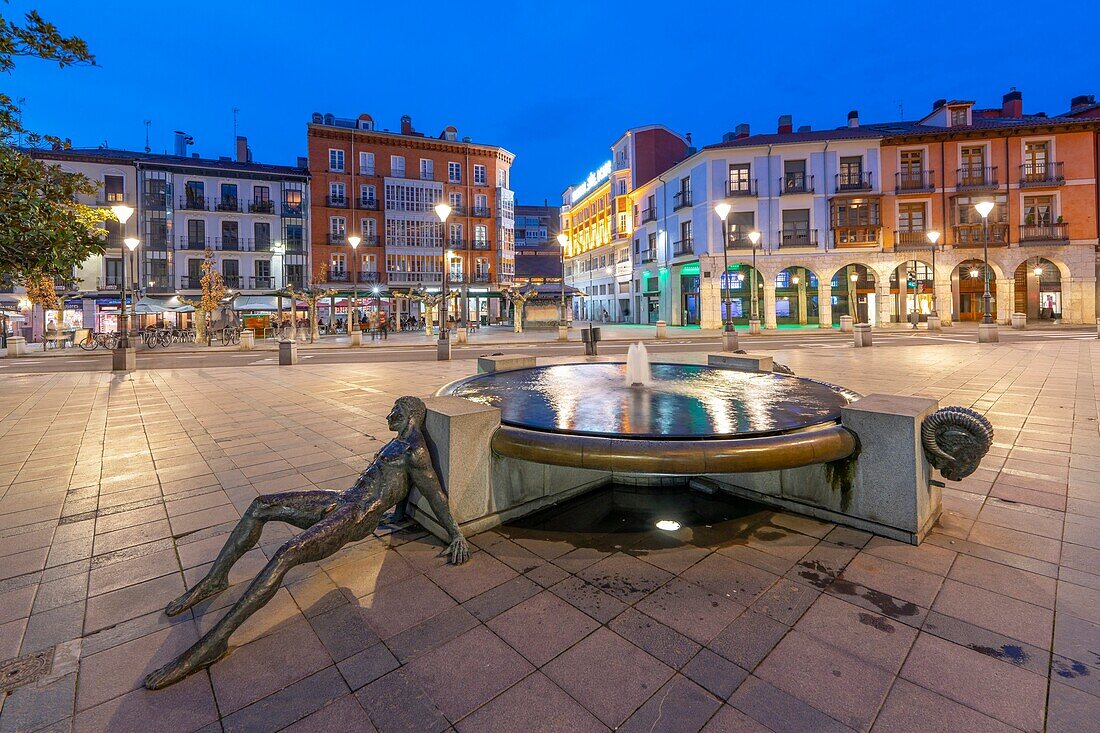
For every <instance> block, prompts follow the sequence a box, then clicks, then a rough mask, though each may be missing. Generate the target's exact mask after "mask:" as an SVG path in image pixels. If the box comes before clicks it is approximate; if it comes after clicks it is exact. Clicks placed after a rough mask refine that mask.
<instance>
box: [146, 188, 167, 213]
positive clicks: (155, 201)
mask: <svg viewBox="0 0 1100 733" xmlns="http://www.w3.org/2000/svg"><path fill="white" fill-rule="evenodd" d="M168 204H169V199H168V194H166V193H164V192H161V193H143V194H142V195H141V205H142V206H144V207H145V208H147V209H166V208H168Z"/></svg>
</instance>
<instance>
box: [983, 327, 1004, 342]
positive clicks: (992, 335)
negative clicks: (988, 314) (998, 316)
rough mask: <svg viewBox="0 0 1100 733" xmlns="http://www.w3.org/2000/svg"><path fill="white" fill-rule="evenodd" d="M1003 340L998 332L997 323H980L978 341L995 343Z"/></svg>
mask: <svg viewBox="0 0 1100 733" xmlns="http://www.w3.org/2000/svg"><path fill="white" fill-rule="evenodd" d="M1000 340H1001V337H1000V336H999V335H998V333H997V324H996V323H979V324H978V343H979V344H995V343H997V342H998V341H1000Z"/></svg>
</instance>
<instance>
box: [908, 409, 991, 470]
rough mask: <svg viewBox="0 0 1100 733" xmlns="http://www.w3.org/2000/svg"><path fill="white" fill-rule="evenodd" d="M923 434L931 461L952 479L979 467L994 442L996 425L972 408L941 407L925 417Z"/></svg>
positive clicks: (924, 444)
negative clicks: (994, 426) (994, 427)
mask: <svg viewBox="0 0 1100 733" xmlns="http://www.w3.org/2000/svg"><path fill="white" fill-rule="evenodd" d="M920 434H921V444H922V445H923V446H924V455H925V456H926V457H927V458H928V462H929V463H931V464H932V465H933V466H935V467H936V468H937V469H938V470H939V472H940V473H941V474H943V477H944V478H946V479H950V480H951V481H961V480H962V479H964V478H966V477H967V476H969V475H970V474H972V473H974V472H975V471H976V470H978V466H979V464H981V462H982V458H984V457H985V454H986V453H988V452H989V449H990V447H992V445H993V426H992V425H991V424H990V423H989V420H987V419H986V418H985V416H984V415H982V414H980V413H978V412H976V411H974V410H971V409H970V408H968V407H957V406H951V407H941V408H940V409H938V410H936V411H935V412H933V413H932V414H931V415H929V416H928V417H926V418H925V419H924V422H923V423H921V430H920Z"/></svg>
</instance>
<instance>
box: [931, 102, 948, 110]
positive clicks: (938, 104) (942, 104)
mask: <svg viewBox="0 0 1100 733" xmlns="http://www.w3.org/2000/svg"><path fill="white" fill-rule="evenodd" d="M945 104H947V100H946V99H937V100H936V101H935V102H933V103H932V111H933V112H935V111H936V110H938V109H939V108H940V107H942V106H944V105H945Z"/></svg>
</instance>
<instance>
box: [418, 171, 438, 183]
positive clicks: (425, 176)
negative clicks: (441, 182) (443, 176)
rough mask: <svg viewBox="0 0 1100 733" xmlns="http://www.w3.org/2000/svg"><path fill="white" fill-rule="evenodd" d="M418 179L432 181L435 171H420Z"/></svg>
mask: <svg viewBox="0 0 1100 733" xmlns="http://www.w3.org/2000/svg"><path fill="white" fill-rule="evenodd" d="M420 180H422V181H434V180H435V171H420Z"/></svg>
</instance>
